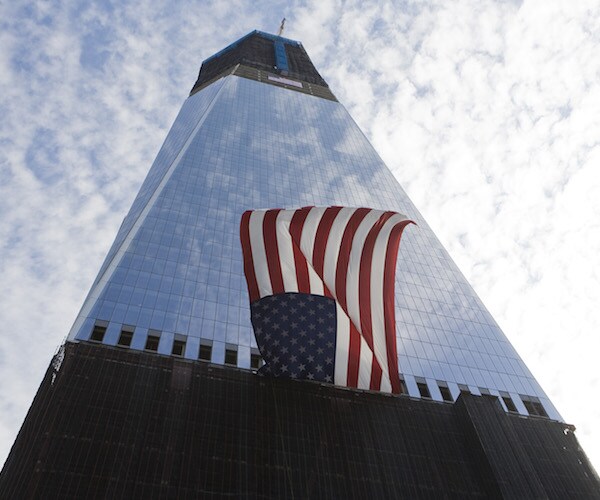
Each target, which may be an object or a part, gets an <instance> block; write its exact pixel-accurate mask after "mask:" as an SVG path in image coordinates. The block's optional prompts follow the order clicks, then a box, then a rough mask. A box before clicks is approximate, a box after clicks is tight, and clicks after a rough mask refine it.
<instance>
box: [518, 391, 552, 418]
mask: <svg viewBox="0 0 600 500" xmlns="http://www.w3.org/2000/svg"><path fill="white" fill-rule="evenodd" d="M519 396H521V400H522V401H523V404H524V405H525V408H526V409H527V412H528V413H529V414H530V415H537V416H538V417H546V418H547V417H548V414H547V413H546V410H545V409H544V407H543V406H542V403H541V402H540V400H539V399H538V398H536V397H533V396H523V395H522V394H519Z"/></svg>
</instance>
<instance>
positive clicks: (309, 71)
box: [191, 31, 329, 94]
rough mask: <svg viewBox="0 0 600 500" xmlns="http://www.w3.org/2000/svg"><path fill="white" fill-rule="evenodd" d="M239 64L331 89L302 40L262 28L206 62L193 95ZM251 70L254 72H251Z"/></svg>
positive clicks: (201, 69)
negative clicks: (279, 35)
mask: <svg viewBox="0 0 600 500" xmlns="http://www.w3.org/2000/svg"><path fill="white" fill-rule="evenodd" d="M236 65H240V66H244V67H246V68H253V69H255V70H260V71H263V72H271V73H273V74H280V75H283V76H285V77H289V78H292V79H295V80H299V81H300V82H305V83H308V84H313V85H316V86H318V87H323V88H325V89H329V86H328V85H327V83H326V82H325V80H323V78H322V77H321V75H320V74H319V72H318V71H317V69H316V68H315V66H314V65H313V63H312V61H311V60H310V58H309V57H308V54H307V53H306V51H305V50H304V48H303V47H302V45H301V44H300V43H299V42H296V41H293V40H288V39H287V38H282V37H278V36H275V35H270V34H268V33H263V32H261V31H253V32H251V33H249V34H248V35H246V36H244V37H243V38H240V39H239V40H237V41H236V42H234V43H232V44H231V45H229V46H228V47H226V48H224V49H223V50H221V51H220V52H218V53H216V54H215V55H214V56H212V57H210V58H208V59H206V60H205V61H204V62H203V63H202V67H201V68H200V74H199V75H198V80H197V81H196V83H195V84H194V87H193V88H192V91H191V94H194V93H195V92H197V91H198V90H200V89H201V88H203V87H205V86H206V85H207V84H208V83H211V82H212V81H214V80H215V79H216V78H218V77H220V76H222V75H223V74H227V72H228V71H231V70H232V69H233V68H234V67H235V66H236ZM247 73H248V74H250V72H247ZM255 73H256V72H254V73H252V74H255ZM240 76H246V75H240ZM246 77H248V76H246ZM264 80H265V81H267V78H266V77H265V78H264Z"/></svg>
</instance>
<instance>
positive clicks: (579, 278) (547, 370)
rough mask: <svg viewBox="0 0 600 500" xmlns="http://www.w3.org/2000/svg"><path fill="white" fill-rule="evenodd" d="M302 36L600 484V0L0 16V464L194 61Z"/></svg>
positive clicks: (156, 8) (16, 7)
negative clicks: (245, 42) (248, 42)
mask: <svg viewBox="0 0 600 500" xmlns="http://www.w3.org/2000/svg"><path fill="white" fill-rule="evenodd" d="M283 16H285V17H286V18H287V20H288V22H287V27H286V32H285V35H286V36H288V37H290V38H294V39H297V40H301V41H302V42H303V44H304V46H305V48H306V49H307V51H308V52H309V55H310V56H311V58H312V59H313V62H314V63H315V65H316V66H317V68H318V69H319V71H320V72H321V74H322V75H323V76H324V78H325V79H326V80H327V81H328V83H329V84H330V86H331V88H332V90H333V92H334V93H335V94H336V95H337V96H338V98H339V99H340V101H341V102H342V103H343V104H344V105H345V106H346V107H347V108H348V110H349V111H350V113H351V114H352V116H353V117H354V118H355V120H356V121H357V122H358V124H359V125H360V126H361V128H362V129H363V131H364V132H365V133H366V135H367V136H368V137H369V139H370V140H371V141H372V142H373V144H374V146H375V148H376V149H377V150H378V152H379V153H380V154H381V155H382V157H383V159H384V160H385V161H386V163H387V164H388V165H389V166H390V168H391V169H392V171H393V172H394V174H395V175H396V177H397V178H398V180H399V181H400V183H401V184H402V185H403V187H404V188H405V190H406V191H407V192H408V194H409V195H410V196H411V198H412V199H413V201H414V202H415V203H416V205H417V206H418V207H419V209H420V210H421V212H422V213H423V214H424V216H425V218H426V219H427V220H428V222H429V223H430V225H431V226H432V227H433V229H434V231H436V233H437V235H438V237H439V238H440V239H441V240H442V242H443V243H444V245H445V246H446V248H447V249H448V250H449V252H450V254H451V255H452V257H453V258H454V259H455V260H456V262H457V264H458V265H459V267H460V268H461V270H462V271H463V272H464V274H465V275H466V276H467V278H468V279H469V281H470V282H471V284H472V285H473V286H474V287H475V289H476V291H477V292H478V294H479V295H480V296H481V298H482V300H483V302H484V303H485V304H486V306H487V307H488V308H489V309H490V311H491V313H492V315H493V316H494V317H495V319H496V320H497V321H498V322H499V324H500V326H501V327H502V328H503V330H504V332H505V333H506V335H507V337H508V338H509V339H510V341H511V342H512V343H513V345H514V346H515V347H516V349H517V351H518V352H519V353H520V354H521V356H522V357H523V359H524V360H525V362H526V363H527V365H528V366H529V368H530V369H531V370H532V372H533V373H534V375H535V376H536V377H537V378H538V380H539V381H540V383H541V385H542V387H543V388H544V389H545V390H546V392H547V393H548V394H549V396H550V397H551V399H552V400H553V402H554V403H555V405H556V406H557V408H558V410H559V411H560V412H561V413H562V414H563V416H564V417H565V419H566V420H567V421H568V422H570V423H573V424H575V425H576V426H577V428H578V431H577V436H578V437H579V439H580V441H581V443H582V445H583V447H584V449H585V450H586V451H587V453H588V455H589V456H590V458H591V459H592V461H593V462H594V463H595V466H596V468H600V431H599V430H598V426H597V422H598V421H600V404H599V403H598V401H597V394H598V393H600V383H599V381H600V375H599V374H598V370H597V369H596V365H597V363H598V353H599V352H600V340H599V336H598V335H597V333H596V331H595V329H596V328H598V326H599V325H600V308H598V306H597V297H598V296H600V277H599V274H600V271H599V264H600V262H599V260H600V259H599V257H598V255H599V254H600V223H599V222H598V217H597V214H598V213H600V171H599V169H600V167H599V165H600V118H598V117H600V84H599V82H600V59H599V58H598V57H597V54H598V52H600V4H599V3H598V2H592V1H589V2H587V1H584V0H579V1H578V2H566V1H564V2H561V1H552V0H545V1H524V2H517V1H496V2H493V1H486V0H457V1H455V2H447V1H441V0H440V1H422V2H417V1H405V2H385V1H383V2H377V3H375V2H368V1H366V2H365V1H358V0H357V1H352V0H348V1H345V2H342V1H326V0H319V1H294V2H260V1H259V2H246V1H229V2H219V1H215V2H178V1H169V2H161V1H152V2H150V1H140V2H135V3H133V2H132V3H127V2H115V3H111V2H104V3H85V2H77V1H71V2H53V1H44V2H4V3H2V4H0V47H2V50H0V115H1V116H2V120H0V244H1V245H2V248H1V251H0V256H1V258H0V286H1V293H0V381H1V382H0V461H1V462H3V461H4V459H5V457H6V455H7V453H8V451H9V449H10V446H11V445H12V442H13V441H14V438H15V436H16V433H17V432H18V429H19V426H20V425H21V422H22V420H23V418H24V416H25V413H26V411H27V409H28V407H29V404H30V403H31V400H32V399H33V396H34V394H35V390H36V389H37V386H38V385H39V382H40V380H41V379H42V376H43V373H44V371H45V369H46V367H47V366H48V363H49V361H50V357H51V356H52V354H53V352H54V351H55V349H56V348H57V347H58V345H59V344H60V343H61V342H62V341H63V339H64V337H65V335H66V334H67V332H68V331H69V328H70V326H71V324H72V322H73V321H74V319H75V316H76V314H77V311H78V309H79V307H80V306H81V304H82V302H83V299H84V298H85V294H86V293H87V291H88V289H89V287H90V285H91V283H92V281H93V279H94V277H95V274H96V272H97V271H98V269H99V267H100V264H101V262H102V259H103V258H104V256H105V254H106V252H107V251H108V248H109V246H110V244H111V242H112V239H113V238H114V236H115V234H116V232H117V229H118V227H119V225H120V223H121V220H122V219H123V217H124V215H125V213H126V211H127V210H128V208H129V205H130V204H131V202H132V201H133V197H134V196H135V193H136V191H137V189H138V188H139V186H140V184H141V182H142V180H143V179H144V176H145V174H146V172H147V170H148V168H149V166H150V164H151V162H152V160H153V159H154V156H155V155H156V153H157V151H158V149H159V147H160V145H161V143H162V140H163V139H164V137H165V136H166V133H167V131H168V128H169V126H170V124H171V123H172V121H173V119H174V117H175V115H176V113H177V111H178V109H179V107H180V106H181V103H182V102H183V100H184V99H185V98H186V96H187V94H188V92H189V90H190V88H191V87H192V85H193V83H194V81H195V79H196V76H197V73H198V69H199V66H200V63H201V61H202V60H203V59H204V58H206V57H208V56H210V55H211V54H213V53H214V52H216V51H218V50H220V49H221V48H223V47H224V46H226V45H228V44H229V43H230V42H232V41H233V40H235V39H237V38H239V37H240V36H242V35H244V34H246V33H247V32H249V31H251V30H253V29H261V30H264V31H269V32H275V31H276V30H277V28H278V26H279V22H280V20H281V18H282V17H283Z"/></svg>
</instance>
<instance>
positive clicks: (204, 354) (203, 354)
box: [198, 344, 212, 361]
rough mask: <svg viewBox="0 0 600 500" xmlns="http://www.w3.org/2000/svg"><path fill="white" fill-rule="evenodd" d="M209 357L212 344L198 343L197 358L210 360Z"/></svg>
mask: <svg viewBox="0 0 600 500" xmlns="http://www.w3.org/2000/svg"><path fill="white" fill-rule="evenodd" d="M211 357H212V346H211V345H204V344H201V345H200V354H199V355H198V358H200V359H201V360H203V361H210V359H211Z"/></svg>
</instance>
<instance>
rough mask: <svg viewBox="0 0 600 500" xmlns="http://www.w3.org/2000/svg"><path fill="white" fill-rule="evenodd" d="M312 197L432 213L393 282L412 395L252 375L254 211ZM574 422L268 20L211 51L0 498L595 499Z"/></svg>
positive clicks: (24, 434) (14, 455)
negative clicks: (248, 269)
mask: <svg viewBox="0 0 600 500" xmlns="http://www.w3.org/2000/svg"><path fill="white" fill-rule="evenodd" d="M132 147H133V146H132ZM433 147H435V145H433ZM305 206H348V207H369V208H374V209H381V210H392V211H396V212H400V213H402V214H406V215H407V216H408V217H409V218H410V219H412V220H413V221H415V222H416V225H411V226H410V227H408V228H407V229H406V230H405V231H404V234H403V238H402V244H401V248H400V253H399V258H398V262H397V269H396V283H395V301H396V303H395V314H396V335H397V348H398V366H399V373H400V377H401V380H402V382H403V392H404V394H402V395H400V396H388V395H382V394H378V393H372V392H369V391H357V390H346V389H339V388H334V387H332V386H328V385H322V384H318V383H315V382H299V381H292V380H279V379H272V378H268V377H259V376H257V375H255V374H254V373H253V371H254V370H255V369H256V368H258V367H259V366H260V363H261V359H260V353H259V351H258V349H257V346H256V342H255V339H254V335H253V331H252V326H251V323H250V307H249V299H248V293H247V288H246V282H245V278H244V274H243V263H242V251H241V245H240V237H239V226H240V218H241V215H242V213H243V212H245V211H246V210H249V209H260V208H266V209H269V208H298V207H305ZM526 417H527V418H526ZM572 431H573V427H572V426H570V425H568V424H565V423H563V422H562V419H561V417H560V415H559V413H558V412H557V410H556V409H555V408H554V406H553V405H552V403H551V402H550V400H549V399H548V397H547V395H546V394H545V392H544V391H543V390H542V388H541V387H540V386H539V384H538V383H537V381H536V380H535V378H534V377H533V376H532V374H531V372H530V371H529V370H528V369H527V367H526V366H525V364H524V363H523V361H522V360H521V358H520V357H519V355H518V354H517V353H516V351H515V350H514V348H513V347H512V346H511V344H510V343H509V342H508V340H507V339H506V337H505V336H504V334H503V333H502V331H501V330H500V328H499V327H498V325H497V324H496V322H495V321H494V320H493V318H492V317H491V315H490V314H489V312H488V311H487V310H486V308H485V306H484V305H483V304H482V303H481V301H480V300H479V298H478V297H477V295H476V293H475V292H474V291H473V289H472V288H471V286H470V285H469V283H468V282H467V281H466V279H465V277H464V276H463V275H462V274H461V272H460V271H459V270H458V268H457V267H456V265H455V264H454V262H453V261H452V259H451V258H450V257H449V255H448V253H447V252H446V250H445V249H444V248H443V246H442V245H441V243H440V242H439V240H438V239H437V237H436V236H435V234H434V233H433V231H432V230H431V229H430V228H429V226H428V225H427V223H426V222H425V220H424V219H423V217H422V216H421V215H420V213H419V212H418V210H417V208H416V207H415V206H414V204H413V203H412V202H411V201H410V199H409V198H408V196H407V195H406V193H405V192H404V191H403V190H402V188H401V186H400V185H399V184H398V182H397V181H396V179H395V178H394V177H393V175H392V174H391V172H390V171H389V170H388V168H387V167H386V166H385V164H384V163H383V161H382V160H381V158H380V157H379V156H378V154H377V153H376V151H375V150H374V149H373V147H372V146H371V144H370V143H369V141H368V140H367V138H366V137H365V136H364V134H363V133H362V132H361V131H360V129H359V128H358V126H357V125H356V123H355V122H354V121H353V120H352V118H351V116H350V115H349V114H348V112H347V111H346V109H345V108H344V107H343V105H342V104H340V103H339V102H338V100H337V99H336V97H335V95H334V94H333V93H332V91H331V90H330V89H329V87H328V85H327V83H326V82H325V81H324V80H323V78H322V77H321V75H320V74H319V73H318V71H317V70H316V69H315V67H314V66H313V64H312V63H311V61H310V59H309V57H308V55H307V54H306V52H305V51H304V49H303V47H302V45H301V44H300V43H299V42H296V41H293V40H289V39H286V38H283V37H280V36H273V35H270V34H267V33H263V32H259V31H254V32H252V33H249V34H248V35H246V36H245V37H243V38H241V39H239V40H238V41H236V42H234V43H233V44H231V45H230V46H228V47H226V48H225V49H223V50H222V51H220V52H218V53H217V54H215V55H214V56H212V57H210V58H208V59H207V60H205V61H204V62H203V64H202V68H201V70H200V74H199V77H198V80H197V82H196V84H195V85H194V87H193V89H192V91H191V94H190V96H189V97H188V98H187V99H186V101H185V102H184V104H183V106H182V108H181V111H180V112H179V115H178V116H177V118H176V120H175V123H174V124H173V126H172V128H171V130H170V132H169V134H168V136H167V138H166V140H165V142H164V144H163V146H162V148H161V149H160V151H159V153H158V156H157V158H156V160H155V161H154V164H153V165H152V167H151V168H150V171H149V173H148V176H147V177H146V179H145V181H144V183H143V185H142V187H141V189H140V191H139V193H138V195H137V197H136V198H135V201H134V202H133V205H132V207H131V209H130V211H129V213H128V214H127V216H126V217H125V219H124V221H123V223H122V225H121V227H120V229H119V231H118V234H117V236H116V239H115V241H114V243H113V245H112V247H111V248H110V250H109V252H108V255H107V257H106V260H105V261H104V263H103V265H102V267H101V269H100V272H99V273H98V276H97V278H96V280H95V281H94V283H93V284H92V287H91V290H90V292H89V294H88V296H87V298H86V299H85V301H84V304H83V306H82V308H81V311H80V313H79V315H78V316H77V318H76V321H75V323H74V325H73V327H72V329H71V331H70V333H69V336H68V339H67V342H66V343H65V345H64V346H63V348H62V349H61V350H60V351H59V352H58V354H57V355H55V357H54V358H53V360H52V362H51V364H50V366H49V368H48V371H47V373H46V375H45V377H44V380H43V381H42V384H41V385H40V389H39V390H38V393H37V395H36V398H35V400H34V402H33V404H32V406H31V409H30V410H29V413H28V416H27V418H26V420H25V423H24V424H23V427H22V429H21V431H20V433H19V436H18V438H17V440H16V442H15V444H14V446H13V448H12V450H11V454H10V455H9V458H8V460H7V462H6V465H5V467H4V469H3V471H2V474H1V475H0V496H2V497H3V498H4V497H5V498H201V497H202V498H204V497H208V496H210V497H221V496H222V497H227V498H270V497H273V498H292V497H298V498H300V497H302V498H315V497H317V498H350V497H356V498H390V497H397V498H400V497H402V498H420V497H427V498H432V497H435V498H440V497H446V496H447V497H453V498H490V497H494V498H495V497H504V498H517V497H518V498H567V497H568V498H574V497H581V498H584V497H585V498H592V497H597V496H598V495H597V492H598V491H599V489H600V480H599V479H598V477H597V475H596V474H595V472H594V470H593V468H592V467H591V465H590V464H589V462H588V461H587V458H586V457H585V454H584V453H583V452H582V450H581V448H580V447H579V445H578V442H577V440H576V438H575V436H574V435H573V432H572ZM594 495H596V496H594Z"/></svg>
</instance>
